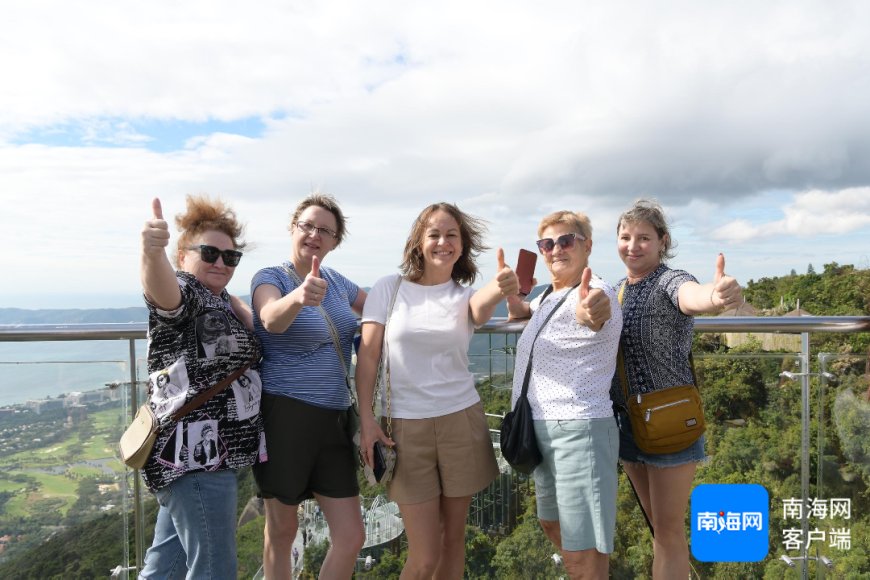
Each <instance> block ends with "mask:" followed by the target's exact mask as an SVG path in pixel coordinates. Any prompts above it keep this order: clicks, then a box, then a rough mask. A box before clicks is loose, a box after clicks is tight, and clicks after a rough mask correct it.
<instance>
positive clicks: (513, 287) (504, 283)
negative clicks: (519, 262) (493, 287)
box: [495, 248, 520, 297]
mask: <svg viewBox="0 0 870 580" xmlns="http://www.w3.org/2000/svg"><path fill="white" fill-rule="evenodd" d="M497 259H498V271H497V272H496V273H495V282H496V284H497V285H498V291H499V293H501V295H502V296H505V297H507V296H516V295H517V294H519V292H520V279H519V278H517V274H516V272H514V271H513V270H512V269H511V267H510V266H506V265H505V263H504V250H503V249H502V248H499V249H498V254H497Z"/></svg>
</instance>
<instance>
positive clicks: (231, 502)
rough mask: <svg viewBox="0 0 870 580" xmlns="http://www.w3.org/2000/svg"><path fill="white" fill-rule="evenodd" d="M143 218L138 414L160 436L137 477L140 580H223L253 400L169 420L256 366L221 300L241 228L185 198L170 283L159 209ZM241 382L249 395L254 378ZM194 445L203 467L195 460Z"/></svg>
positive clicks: (255, 442) (216, 209)
mask: <svg viewBox="0 0 870 580" xmlns="http://www.w3.org/2000/svg"><path fill="white" fill-rule="evenodd" d="M152 211H153V217H152V218H151V219H150V220H148V221H147V222H145V227H144V229H143V230H142V256H141V274H142V287H143V290H144V294H145V303H146V305H147V307H148V312H149V314H148V338H149V340H148V373H149V376H150V378H151V380H150V381H149V383H148V391H149V393H148V394H149V402H150V404H151V407H152V409H153V410H154V412H155V414H156V415H157V417H158V419H159V420H160V423H161V426H162V427H163V429H162V431H161V433H160V435H158V437H157V441H156V443H155V444H154V449H153V451H152V453H151V457H150V458H149V459H148V462H147V463H146V464H145V466H144V468H143V470H142V475H143V477H144V479H145V484H146V485H147V487H148V489H150V490H151V491H152V492H154V493H155V495H156V496H157V501H158V503H159V505H160V508H159V510H158V512H157V524H156V525H155V527H154V542H153V544H152V545H151V547H150V548H149V549H148V551H147V553H146V554H145V567H144V568H143V569H142V572H141V574H140V578H180V577H184V576H186V577H187V578H235V577H236V569H237V566H236V534H235V532H236V490H237V484H236V470H237V469H240V468H244V467H248V466H250V465H252V464H253V463H254V462H255V461H256V460H257V457H258V449H259V447H260V439H261V436H262V421H261V419H260V414H259V398H257V399H256V401H255V402H254V404H253V405H251V404H249V405H248V407H247V409H245V411H244V412H240V411H239V409H241V408H242V405H241V404H240V402H241V401H243V400H244V401H245V402H247V401H248V399H247V398H246V397H247V393H246V392H245V389H242V388H241V386H240V385H239V384H238V382H236V383H233V384H232V385H231V386H230V387H229V388H227V389H226V390H224V391H222V392H220V393H219V394H217V395H215V396H214V397H213V398H211V399H209V400H208V401H207V402H205V403H203V404H202V405H200V406H199V407H197V408H196V409H194V410H192V411H190V412H189V413H188V414H187V415H185V416H183V417H181V418H180V419H179V420H178V423H177V424H174V423H173V421H172V419H171V417H170V416H171V415H172V414H173V413H174V412H175V411H177V410H178V409H179V408H181V407H182V406H183V405H184V404H185V403H188V402H190V401H191V400H192V399H193V398H195V397H196V396H197V395H199V394H200V393H202V392H204V391H206V390H208V389H209V388H210V387H213V386H215V385H217V384H218V383H219V382H221V381H222V380H223V379H225V378H226V377H227V376H228V375H231V374H232V373H233V372H234V371H236V370H237V369H239V368H241V367H244V366H245V365H247V364H248V363H250V362H251V361H252V360H253V359H255V358H258V357H259V349H258V346H257V341H256V339H255V338H254V335H253V332H252V331H251V328H249V327H251V311H250V309H249V308H248V307H247V305H245V304H244V303H243V302H242V301H241V300H239V299H238V298H237V297H235V296H231V295H230V294H228V293H227V291H226V286H227V283H229V281H230V280H231V279H232V277H233V273H234V271H235V266H237V265H238V263H239V260H240V259H241V257H242V253H241V251H240V250H241V249H242V248H243V247H244V246H245V244H244V243H243V242H242V241H241V240H240V236H241V234H242V226H241V225H240V224H239V222H238V221H237V220H236V216H235V213H234V212H233V211H232V210H231V209H230V208H229V207H227V206H226V205H224V204H223V203H221V202H219V201H211V200H209V199H207V198H204V197H188V198H187V211H186V212H185V213H183V214H181V215H178V216H176V218H175V223H176V224H177V225H178V228H179V229H180V230H181V235H180V237H179V239H178V250H177V252H176V254H175V263H176V265H177V267H178V271H174V270H173V268H172V265H171V264H170V263H169V259H168V258H167V256H166V247H167V246H168V245H169V226H168V224H167V223H166V221H165V220H164V219H163V210H162V207H161V204H160V200H158V199H155V200H154V201H153V203H152ZM212 345H214V346H212ZM242 378H243V379H245V380H247V381H248V384H249V385H250V386H252V387H253V386H256V389H257V391H258V392H259V388H260V378H259V374H258V373H257V371H256V370H254V369H252V368H249V369H248V370H247V371H245V374H244V375H242V377H240V379H242ZM170 387H171V388H170ZM249 389H250V387H249ZM206 435H207V437H206ZM206 445H208V447H207V448H208V451H209V453H208V454H207V455H208V460H207V461H206V460H204V459H203V456H204V454H203V453H196V452H195V450H199V451H202V450H203V449H204V448H205V446H206Z"/></svg>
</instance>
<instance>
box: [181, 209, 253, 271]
mask: <svg viewBox="0 0 870 580" xmlns="http://www.w3.org/2000/svg"><path fill="white" fill-rule="evenodd" d="M175 226H176V227H177V228H178V230H179V231H180V232H181V235H180V236H179V237H178V248H179V252H180V251H182V249H183V248H187V247H189V246H190V244H191V243H192V240H193V239H195V238H196V237H197V236H200V235H201V234H202V233H204V232H208V231H212V230H215V231H218V232H221V233H224V234H226V235H228V236H229V237H230V239H231V240H232V241H233V247H234V248H235V249H236V250H243V249H244V248H245V246H246V245H247V243H246V242H244V241H242V240H241V239H240V238H241V236H242V234H243V233H244V231H245V226H244V225H242V224H241V223H240V222H239V220H238V219H237V218H236V212H235V211H233V209H232V208H230V206H228V205H227V204H225V203H224V202H223V201H221V200H220V199H215V200H212V199H210V198H209V197H208V196H205V195H188V196H187V209H186V211H185V212H184V213H180V214H178V215H176V216H175ZM175 267H176V268H178V267H179V264H178V253H176V255H175Z"/></svg>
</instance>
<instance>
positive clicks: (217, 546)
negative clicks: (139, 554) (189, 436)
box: [139, 469, 238, 579]
mask: <svg viewBox="0 0 870 580" xmlns="http://www.w3.org/2000/svg"><path fill="white" fill-rule="evenodd" d="M155 495H156V496H157V502H158V503H159V504H160V509H159V510H158V512H157V524H156V525H155V526H154V542H153V543H152V544H151V547H150V548H148V551H147V552H146V553H145V567H144V568H143V569H142V572H141V573H140V574H139V578H160V579H163V578H185V577H186V578H197V579H199V578H211V579H217V578H230V579H235V578H236V501H237V500H236V496H237V495H238V488H237V483H236V472H235V471H234V470H231V469H224V470H221V471H195V472H192V473H188V474H186V475H184V476H182V477H180V478H179V479H176V480H175V481H173V482H172V483H170V484H169V485H167V486H166V487H164V488H163V489H159V490H157V492H156V494H155Z"/></svg>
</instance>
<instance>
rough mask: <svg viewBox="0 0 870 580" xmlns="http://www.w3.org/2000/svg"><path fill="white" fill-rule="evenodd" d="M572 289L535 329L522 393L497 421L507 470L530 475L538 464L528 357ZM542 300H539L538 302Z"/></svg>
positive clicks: (538, 453) (539, 456) (551, 289)
mask: <svg viewBox="0 0 870 580" xmlns="http://www.w3.org/2000/svg"><path fill="white" fill-rule="evenodd" d="M575 288H577V286H573V287H572V288H571V289H570V290H568V291H567V292H566V293H565V295H564V296H562V298H560V299H559V302H557V303H556V306H554V307H553V309H552V310H551V311H550V313H549V314H548V315H547V318H545V319H544V322H543V323H542V324H541V326H540V327H539V328H538V332H537V333H536V334H535V338H534V339H532V345H531V347H530V348H529V362H528V364H527V365H526V375H525V377H524V378H523V390H522V392H521V393H520V396H519V397H518V398H517V404H516V405H515V406H514V408H513V410H512V411H511V412H510V413H508V414H507V415H505V416H504V419H502V422H501V437H500V439H501V441H500V442H499V445H500V446H501V454H502V456H503V457H504V458H505V460H506V461H507V462H508V463H510V465H511V467H513V468H514V469H515V470H517V471H519V472H520V473H531V472H532V471H533V470H534V469H535V467H537V466H538V464H539V463H540V462H541V451H540V449H538V439H537V437H535V425H534V423H533V419H532V407H531V405H529V397H528V392H529V378H530V377H531V375H532V356H533V355H534V353H535V341H536V340H538V336H539V335H540V334H541V331H542V330H543V329H544V326H546V325H547V322H549V321H550V318H552V316H553V314H555V313H556V311H557V310H559V307H560V306H562V303H563V302H565V299H567V298H568V295H569V294H571V292H573V291H574V289H575ZM552 291H553V287H552V286H550V287H549V288H548V289H547V291H546V292H545V294H544V298H546V296H547V294H549V293H550V292H552ZM544 298H542V299H541V302H542V303H543V301H544Z"/></svg>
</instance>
